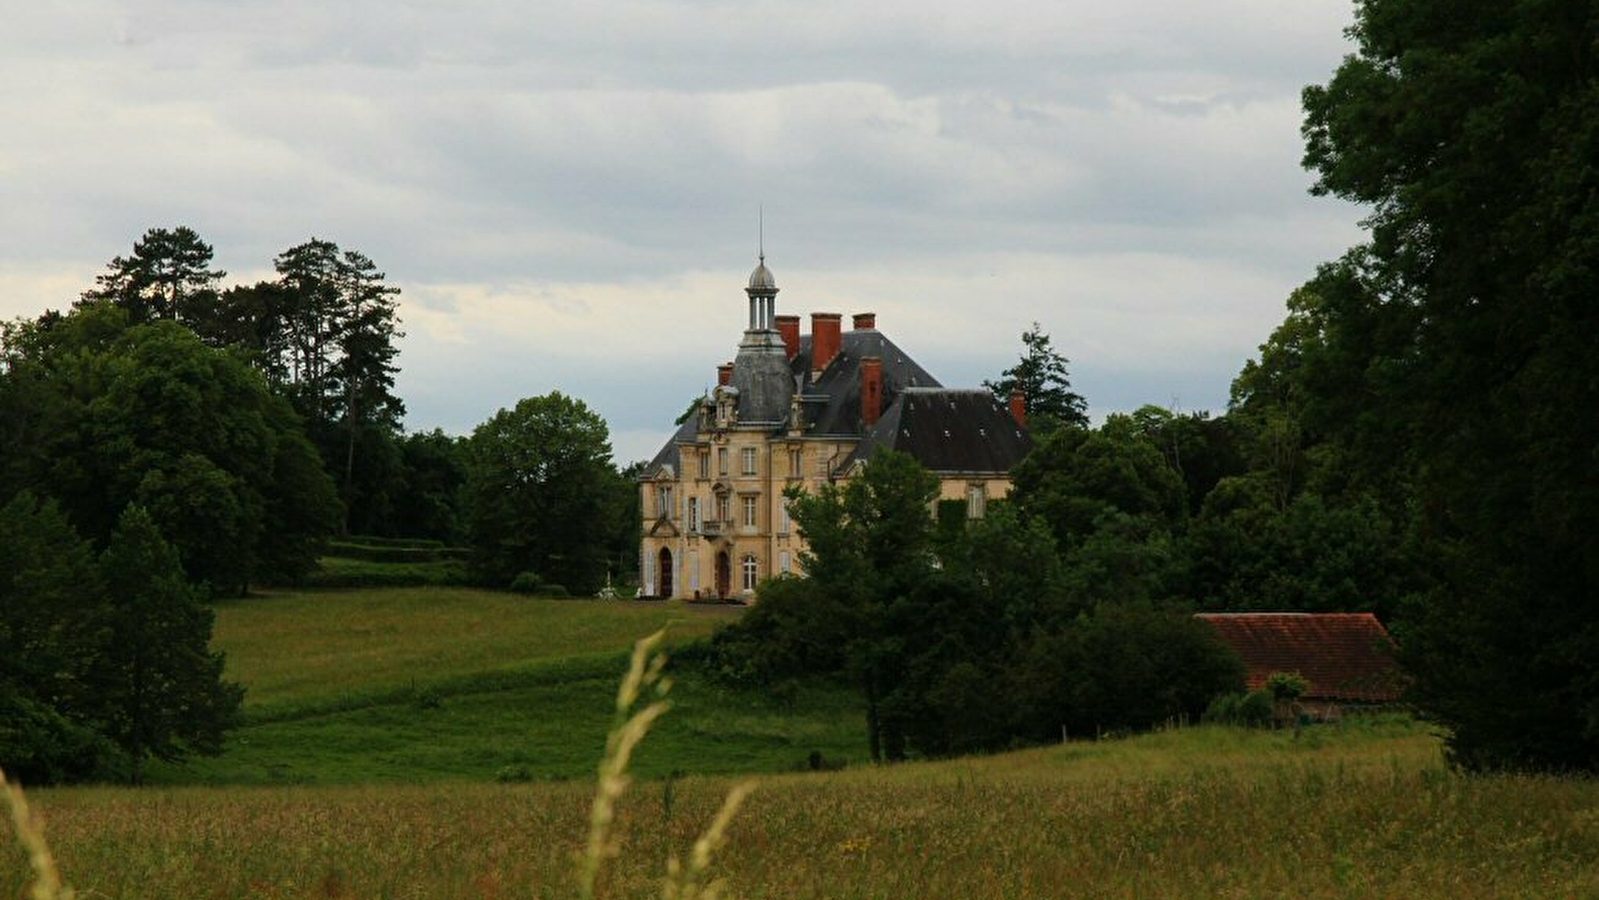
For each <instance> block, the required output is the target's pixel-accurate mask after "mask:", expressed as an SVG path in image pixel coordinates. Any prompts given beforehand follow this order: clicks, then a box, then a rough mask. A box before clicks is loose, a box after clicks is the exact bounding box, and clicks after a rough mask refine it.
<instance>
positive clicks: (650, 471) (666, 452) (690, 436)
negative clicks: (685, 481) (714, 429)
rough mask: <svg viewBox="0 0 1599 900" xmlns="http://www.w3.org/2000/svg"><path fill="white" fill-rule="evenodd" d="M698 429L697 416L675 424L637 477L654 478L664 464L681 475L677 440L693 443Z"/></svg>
mask: <svg viewBox="0 0 1599 900" xmlns="http://www.w3.org/2000/svg"><path fill="white" fill-rule="evenodd" d="M698 431H699V417H698V416H689V417H688V418H687V419H684V420H683V424H681V425H679V426H677V430H676V431H674V432H672V436H671V437H669V438H667V439H666V446H664V447H662V448H661V449H660V451H659V452H657V453H656V454H655V458H654V459H652V460H650V464H649V465H647V466H645V467H644V471H642V472H640V473H639V476H638V477H639V478H640V479H645V478H654V477H655V476H656V475H659V474H660V473H661V467H662V466H664V465H670V466H671V467H672V471H673V472H676V473H677V474H678V475H679V476H681V475H682V474H683V466H682V460H681V459H680V456H681V454H680V453H679V452H678V449H677V445H678V442H680V441H681V442H683V443H687V444H692V443H694V438H695V437H696V436H697V435H698Z"/></svg>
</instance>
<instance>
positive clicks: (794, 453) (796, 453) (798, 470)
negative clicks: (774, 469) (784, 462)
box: [788, 448, 805, 478]
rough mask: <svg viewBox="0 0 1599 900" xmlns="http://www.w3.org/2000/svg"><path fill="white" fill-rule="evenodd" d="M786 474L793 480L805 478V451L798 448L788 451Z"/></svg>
mask: <svg viewBox="0 0 1599 900" xmlns="http://www.w3.org/2000/svg"><path fill="white" fill-rule="evenodd" d="M788 474H789V475H791V476H793V477H795V478H803V477H805V451H804V450H800V449H798V448H796V449H793V450H790V451H788Z"/></svg>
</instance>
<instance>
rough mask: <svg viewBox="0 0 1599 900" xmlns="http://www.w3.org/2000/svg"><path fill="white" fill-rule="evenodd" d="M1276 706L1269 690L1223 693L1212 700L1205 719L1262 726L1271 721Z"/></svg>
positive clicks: (1222, 722) (1207, 720)
mask: <svg viewBox="0 0 1599 900" xmlns="http://www.w3.org/2000/svg"><path fill="white" fill-rule="evenodd" d="M1275 708H1276V702H1275V700H1274V698H1273V697H1272V694H1271V691H1269V690H1264V689H1262V690H1258V691H1250V692H1249V693H1247V694H1237V693H1233V694H1222V695H1220V696H1218V697H1216V699H1214V700H1212V701H1210V706H1209V707H1207V708H1206V709H1205V721H1206V722H1214V723H1216V724H1219V725H1246V726H1251V727H1256V726H1262V725H1267V724H1269V723H1270V722H1271V717H1272V711H1273V710H1274V709H1275Z"/></svg>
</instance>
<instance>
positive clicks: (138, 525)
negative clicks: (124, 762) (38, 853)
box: [98, 506, 244, 784]
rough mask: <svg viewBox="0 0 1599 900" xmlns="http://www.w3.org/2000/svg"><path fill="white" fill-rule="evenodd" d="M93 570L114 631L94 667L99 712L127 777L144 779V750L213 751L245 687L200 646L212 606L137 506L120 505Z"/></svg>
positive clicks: (167, 754)
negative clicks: (229, 679) (101, 585)
mask: <svg viewBox="0 0 1599 900" xmlns="http://www.w3.org/2000/svg"><path fill="white" fill-rule="evenodd" d="M100 572H101V577H102V579H103V580H104V582H105V585H106V588H107V595H108V597H109V603H110V610H109V616H108V624H109V625H110V628H111V631H112V633H113V634H114V635H115V640H112V641H111V642H109V644H108V645H107V647H106V649H105V651H104V655H103V657H102V660H103V662H102V664H101V666H100V668H99V672H98V678H99V680H100V681H101V690H100V692H99V696H100V699H101V703H102V704H103V707H102V713H101V715H102V718H103V720H104V721H105V723H106V725H107V731H108V733H109V735H110V737H111V738H112V740H114V741H115V742H116V743H117V745H118V746H120V747H121V748H122V749H123V750H124V751H125V752H126V753H127V754H128V758H129V761H130V764H131V772H130V773H129V777H130V780H131V781H133V782H134V783H135V784H137V783H141V782H143V780H144V763H145V760H146V759H147V758H154V759H159V760H164V761H169V762H171V761H177V760H181V759H183V758H185V757H187V756H189V755H190V754H195V753H198V754H201V755H207V756H214V755H216V754H218V753H220V752H221V751H222V738H223V733H224V732H225V731H226V730H227V728H228V727H229V725H231V724H232V722H233V720H234V718H235V716H236V714H237V713H238V709H239V704H240V703H241V701H242V700H243V698H244V689H243V688H242V687H240V686H238V685H236V684H233V683H230V682H227V681H223V680H222V668H223V656H222V654H221V653H217V652H212V651H211V649H210V646H209V645H210V642H211V625H212V619H213V614H212V612H211V610H210V609H209V608H207V607H206V606H204V605H203V604H202V602H201V600H202V597H203V594H202V592H201V591H200V590H199V589H197V588H195V587H194V586H193V585H191V584H189V582H188V581H186V580H185V579H184V576H183V568H182V566H181V565H179V563H178V554H177V551H176V550H174V549H173V548H172V546H171V545H170V544H168V543H167V542H166V541H165V540H164V539H163V538H162V537H161V532H160V531H159V530H157V528H156V526H155V523H154V522H153V521H152V520H151V518H150V515H149V514H148V513H146V512H145V511H144V509H143V508H141V507H138V506H129V507H128V508H127V509H126V510H124V511H123V513H122V517H121V519H120V521H118V523H117V527H116V530H115V531H114V532H112V534H111V542H110V544H109V546H107V547H106V550H105V553H104V554H102V555H101V557H100Z"/></svg>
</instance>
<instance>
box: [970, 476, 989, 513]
mask: <svg viewBox="0 0 1599 900" xmlns="http://www.w3.org/2000/svg"><path fill="white" fill-rule="evenodd" d="M987 500H988V492H987V491H986V490H984V488H983V486H982V485H980V484H973V485H969V486H968V487H967V488H966V518H968V519H981V518H982V517H983V507H984V506H985V505H987Z"/></svg>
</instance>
